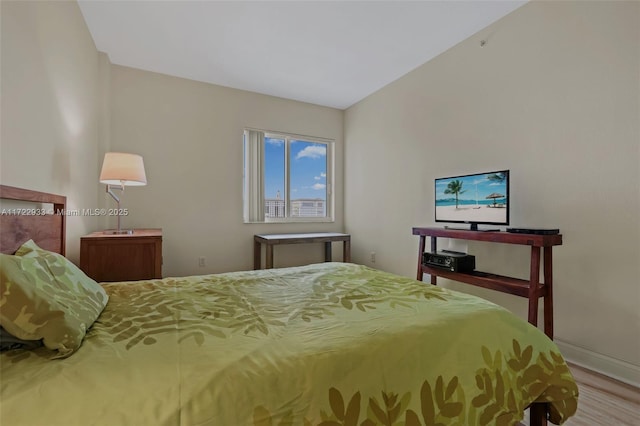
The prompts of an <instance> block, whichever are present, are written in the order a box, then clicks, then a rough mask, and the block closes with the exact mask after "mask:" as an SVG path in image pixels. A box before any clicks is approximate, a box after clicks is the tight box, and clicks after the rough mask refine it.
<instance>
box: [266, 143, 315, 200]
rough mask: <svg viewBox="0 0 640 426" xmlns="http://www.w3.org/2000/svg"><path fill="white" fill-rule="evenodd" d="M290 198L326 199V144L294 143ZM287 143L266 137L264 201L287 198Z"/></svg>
mask: <svg viewBox="0 0 640 426" xmlns="http://www.w3.org/2000/svg"><path fill="white" fill-rule="evenodd" d="M290 154H291V166H290V167H291V169H290V173H291V199H296V198H322V199H323V200H324V199H326V184H327V174H326V172H327V149H326V146H325V145H323V144H317V143H313V142H306V141H295V140H294V141H292V142H291V153H290ZM284 161H285V158H284V140H283V139H276V138H269V137H265V144H264V163H265V188H264V189H265V198H275V197H276V193H277V191H280V196H281V197H282V198H284Z"/></svg>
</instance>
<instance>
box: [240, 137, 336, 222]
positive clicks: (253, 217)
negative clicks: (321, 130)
mask: <svg viewBox="0 0 640 426" xmlns="http://www.w3.org/2000/svg"><path fill="white" fill-rule="evenodd" d="M252 138H253V139H252ZM266 138H273V139H282V140H284V155H285V158H284V169H285V170H284V188H283V191H284V194H283V198H284V200H285V217H266V205H265V204H266V197H265V188H264V185H265V144H266V143H265V139H266ZM249 141H250V142H249ZM292 141H300V142H308V143H316V144H322V145H324V146H325V147H326V156H325V161H326V177H325V182H326V187H325V191H326V199H325V216H322V217H317V216H310V217H299V216H296V217H291V213H292V203H291V201H292V200H291V182H290V178H291V176H290V175H291V173H290V168H291V149H290V146H291V142H292ZM334 155H335V140H334V139H329V138H323V137H318V136H307V135H298V134H294V133H288V132H281V131H271V130H259V129H252V128H245V129H244V134H243V221H244V223H300V222H303V223H304V222H306V223H329V222H335V212H334V204H335V195H334V194H335V191H334V188H335V182H334V176H335V173H334V165H335V158H334ZM248 167H249V168H250V170H247V168H248Z"/></svg>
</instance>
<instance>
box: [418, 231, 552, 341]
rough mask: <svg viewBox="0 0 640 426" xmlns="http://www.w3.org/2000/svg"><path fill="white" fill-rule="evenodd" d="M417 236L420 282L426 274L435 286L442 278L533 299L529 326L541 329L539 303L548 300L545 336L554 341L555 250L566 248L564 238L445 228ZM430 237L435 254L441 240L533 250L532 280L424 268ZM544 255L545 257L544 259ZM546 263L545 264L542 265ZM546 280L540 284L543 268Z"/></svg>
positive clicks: (427, 266) (545, 305)
mask: <svg viewBox="0 0 640 426" xmlns="http://www.w3.org/2000/svg"><path fill="white" fill-rule="evenodd" d="M413 235H419V236H420V243H419V245H418V274H417V276H416V279H417V280H418V281H422V276H423V274H424V273H425V272H426V273H427V274H429V275H431V284H436V278H437V277H442V278H447V279H450V280H455V281H459V282H462V283H466V284H471V285H475V286H478V287H484V288H488V289H491V290H496V291H501V292H503V293H509V294H513V295H516V296H520V297H526V298H527V299H529V322H530V323H531V324H533V325H538V299H539V298H541V297H542V298H544V305H543V306H544V332H545V334H546V335H547V336H549V338H550V339H553V268H552V249H553V246H560V245H562V235H560V234H555V235H534V234H511V233H509V232H480V231H468V230H457V229H443V228H413ZM426 237H431V252H432V253H436V252H437V251H438V243H437V239H438V237H441V238H455V239H460V240H471V241H485V242H490V243H503V244H519V245H527V246H531V256H530V260H529V279H518V278H513V277H507V276H504V275H497V274H490V273H487V272H480V271H472V272H452V271H450V270H448V269H445V268H439V267H437V266H430V265H424V264H423V262H422V256H423V254H424V251H425V245H426V241H425V240H426ZM540 251H542V256H541V255H540ZM541 260H542V262H541ZM541 265H542V270H543V272H542V277H543V278H544V282H543V283H541V282H540V266H541Z"/></svg>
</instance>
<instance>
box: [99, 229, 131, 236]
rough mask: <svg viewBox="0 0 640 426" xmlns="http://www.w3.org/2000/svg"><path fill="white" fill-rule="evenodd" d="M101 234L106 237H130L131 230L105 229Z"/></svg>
mask: <svg viewBox="0 0 640 426" xmlns="http://www.w3.org/2000/svg"><path fill="white" fill-rule="evenodd" d="M103 234H107V235H132V234H133V229H107V230H106V231H103Z"/></svg>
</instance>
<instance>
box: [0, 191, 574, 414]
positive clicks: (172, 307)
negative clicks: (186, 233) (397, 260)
mask: <svg viewBox="0 0 640 426" xmlns="http://www.w3.org/2000/svg"><path fill="white" fill-rule="evenodd" d="M0 191H2V192H1V193H0V196H2V197H3V198H7V197H8V198H13V199H27V200H29V199H30V200H31V201H36V202H39V203H40V202H50V203H53V204H54V206H58V207H55V208H54V211H58V212H63V211H64V202H65V200H64V197H61V198H60V196H56V195H51V194H43V193H37V192H33V191H27V190H18V189H16V188H7V187H0ZM54 197H58V198H54ZM13 216H15V215H13ZM53 216H56V215H55V214H54V215H53ZM57 216H58V218H57V219H50V218H49V219H45V220H44V221H46V224H45V225H42V226H44V228H45V229H40V228H41V227H42V226H41V225H34V224H33V223H31V222H30V223H29V224H26V225H25V224H23V223H18V222H16V221H19V220H20V219H19V218H17V217H3V218H2V223H1V225H2V228H1V234H2V235H1V236H2V239H1V242H0V244H1V245H0V248H1V249H2V252H3V253H6V254H13V253H15V252H16V250H17V251H18V254H20V253H21V250H24V246H25V242H27V244H26V245H28V246H29V247H32V248H33V247H39V248H38V249H37V250H36V249H33V250H34V251H32V252H30V254H28V255H29V256H32V257H35V258H36V260H37V261H40V260H38V259H39V258H38V257H37V256H36V255H34V253H36V252H38V253H41V254H42V253H49V252H56V253H62V254H63V253H64V214H58V215H57ZM32 219H34V218H30V219H28V220H29V221H32ZM7 221H11V226H6V224H7V223H8V222H7ZM35 223H37V221H35ZM52 224H53V225H52ZM51 226H57V227H58V228H57V229H56V230H53V231H52V230H51V229H50V228H51ZM59 228H62V229H59ZM17 234H19V235H17ZM52 236H53V237H52ZM29 240H31V241H29ZM45 246H46V247H47V248H46V249H44V247H45ZM38 250H39V251H38ZM6 254H5V255H3V259H5V260H6V259H9V258H11V259H14V258H17V257H20V256H8V255H6ZM25 256H27V255H25ZM46 256H49V258H50V259H53V257H52V256H54V255H52V254H46V255H45V257H46ZM58 256H59V255H58ZM14 260H15V259H14ZM17 261H21V260H20V259H18V260H17ZM58 261H59V259H58ZM3 276H4V275H3ZM10 284H11V283H10ZM7 287H10V286H9V285H7V284H6V283H5V284H4V285H3V287H2V289H3V292H4V291H6V289H7ZM101 287H102V289H103V290H104V293H105V294H106V295H107V297H108V301H105V306H104V308H103V310H102V311H101V312H99V313H98V315H97V318H96V319H95V322H93V324H89V326H90V328H88V330H86V334H85V335H84V336H83V338H82V339H81V340H82V341H81V344H80V345H79V347H77V348H75V349H74V350H73V351H72V352H71V353H65V354H63V355H62V356H61V355H60V353H61V351H56V350H52V349H51V348H48V347H45V346H41V347H38V348H35V349H24V348H16V349H10V350H7V351H3V352H2V354H0V378H1V385H0V386H1V389H0V390H1V394H0V424H2V425H40V424H47V425H90V424H95V425H103V424H104V425H154V426H155V425H223V426H226V425H229V426H233V425H280V424H282V425H285V424H295V425H377V424H394V425H395V424H405V425H435V424H443V425H449V424H451V425H485V424H496V425H513V424H517V423H518V422H519V421H520V420H521V419H522V418H523V412H524V410H525V409H526V408H527V407H529V408H531V424H546V421H547V419H548V420H550V421H551V422H552V423H554V424H561V423H563V422H564V421H565V420H566V419H567V418H569V417H570V416H571V415H573V414H574V413H575V411H576V408H577V396H578V390H577V386H576V384H575V382H574V380H573V377H572V376H571V373H570V371H569V369H568V368H567V365H566V363H565V361H564V360H563V358H562V356H561V354H560V352H559V350H558V348H557V347H556V346H555V344H554V343H553V342H552V341H551V340H549V339H548V338H547V337H546V336H545V335H544V334H543V333H542V332H540V331H539V330H537V329H536V328H535V327H533V326H531V325H530V324H528V323H527V322H525V321H523V320H521V319H518V318H516V317H515V316H514V315H512V314H511V313H509V312H508V311H507V310H505V309H503V308H501V307H498V306H496V305H494V304H492V303H489V302H487V301H484V300H482V299H479V298H477V297H473V296H469V295H464V294H462V293H458V292H454V291H450V290H447V289H444V288H441V287H436V286H432V285H430V284H426V283H421V282H418V281H416V280H413V279H409V278H405V277H400V276H397V275H393V274H389V273H385V272H382V271H378V270H374V269H370V268H367V267H365V266H362V265H356V264H351V263H331V262H329V263H322V264H313V265H307V266H301V267H293V268H283V269H270V270H260V271H240V272H231V273H225V274H215V275H204V276H191V277H176V278H165V279H162V280H149V281H138V282H123V283H108V284H103V285H102V286H101ZM100 291H102V290H100ZM1 297H2V299H1V300H0V311H1V310H2V309H6V307H7V304H6V301H5V294H4V293H3V294H2V296H1ZM92 297H93V295H92V296H91V298H92ZM1 318H4V317H1ZM2 325H3V326H4V325H5V324H4V323H3V324H2Z"/></svg>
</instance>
